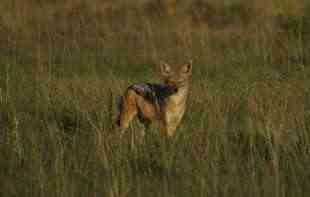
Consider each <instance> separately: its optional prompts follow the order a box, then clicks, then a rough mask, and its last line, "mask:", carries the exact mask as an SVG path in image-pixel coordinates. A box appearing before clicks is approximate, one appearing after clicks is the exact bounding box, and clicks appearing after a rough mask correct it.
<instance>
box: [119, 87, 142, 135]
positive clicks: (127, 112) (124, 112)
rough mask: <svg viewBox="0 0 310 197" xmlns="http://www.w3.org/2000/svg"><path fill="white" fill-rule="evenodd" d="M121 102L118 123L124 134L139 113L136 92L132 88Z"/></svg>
mask: <svg viewBox="0 0 310 197" xmlns="http://www.w3.org/2000/svg"><path fill="white" fill-rule="evenodd" d="M121 102H122V103H121V106H120V114H119V118H118V125H119V128H120V130H121V135H123V134H124V132H125V131H126V129H128V127H129V123H130V122H131V121H132V120H133V118H134V117H135V116H136V115H137V113H138V110H137V104H136V93H135V92H134V91H132V90H128V91H127V94H126V95H125V96H124V97H123V99H122V101H121Z"/></svg>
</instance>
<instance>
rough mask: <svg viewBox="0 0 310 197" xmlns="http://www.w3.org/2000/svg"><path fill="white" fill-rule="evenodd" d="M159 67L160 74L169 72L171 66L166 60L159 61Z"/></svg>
mask: <svg viewBox="0 0 310 197" xmlns="http://www.w3.org/2000/svg"><path fill="white" fill-rule="evenodd" d="M159 67H160V72H161V74H162V75H169V74H170V73H171V66H170V65H169V64H167V63H166V62H160V64H159Z"/></svg>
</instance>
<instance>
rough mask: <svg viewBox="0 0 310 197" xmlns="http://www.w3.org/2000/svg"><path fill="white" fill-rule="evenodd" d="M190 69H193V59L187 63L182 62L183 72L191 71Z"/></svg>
mask: <svg viewBox="0 0 310 197" xmlns="http://www.w3.org/2000/svg"><path fill="white" fill-rule="evenodd" d="M192 70H193V61H192V60H190V61H189V62H188V63H186V64H184V65H183V67H182V72H183V73H188V74H190V73H192Z"/></svg>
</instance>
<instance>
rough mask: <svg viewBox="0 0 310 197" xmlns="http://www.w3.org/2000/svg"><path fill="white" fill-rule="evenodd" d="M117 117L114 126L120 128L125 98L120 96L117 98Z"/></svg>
mask: <svg viewBox="0 0 310 197" xmlns="http://www.w3.org/2000/svg"><path fill="white" fill-rule="evenodd" d="M116 102H117V116H116V120H115V121H114V122H113V124H114V126H117V127H120V126H121V114H122V110H123V105H124V104H123V97H122V96H119V97H118V98H117V101H116Z"/></svg>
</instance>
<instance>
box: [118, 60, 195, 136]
mask: <svg viewBox="0 0 310 197" xmlns="http://www.w3.org/2000/svg"><path fill="white" fill-rule="evenodd" d="M160 70H161V76H162V77H163V81H164V83H163V84H149V83H146V84H134V85H132V86H130V87H129V88H127V90H126V92H125V94H124V95H123V97H122V101H121V106H120V114H119V117H118V125H119V127H120V128H121V130H122V132H123V131H125V130H126V129H127V128H128V126H129V123H130V122H131V121H132V119H133V118H134V117H136V116H138V118H139V120H140V121H141V122H142V123H143V124H144V125H145V127H148V126H149V124H150V123H152V122H155V123H156V124H157V125H158V126H159V128H160V131H161V133H162V134H164V135H166V136H170V137H171V136H173V135H174V134H175V131H176V128H177V126H178V125H179V123H180V122H181V120H182V117H183V115H184V112H185V109H186V101H187V96H188V91H189V85H190V79H191V76H192V63H191V62H190V63H188V64H184V65H175V66H170V65H168V64H166V63H161V65H160Z"/></svg>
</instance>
